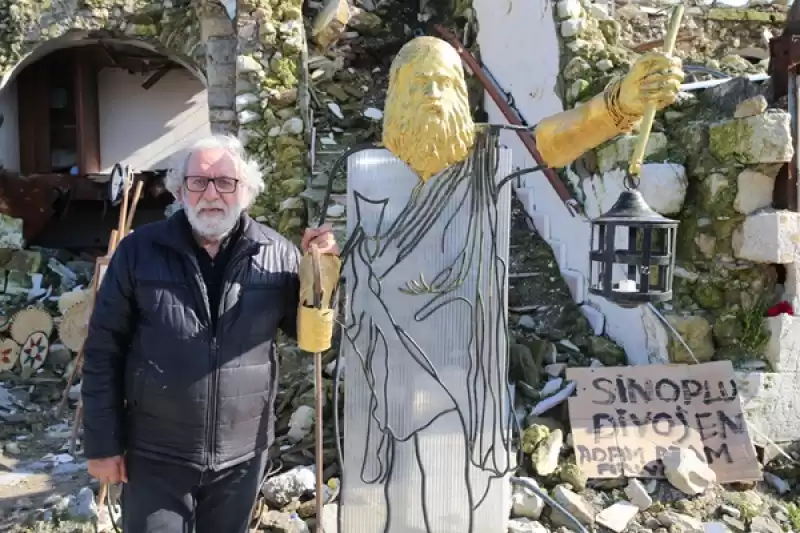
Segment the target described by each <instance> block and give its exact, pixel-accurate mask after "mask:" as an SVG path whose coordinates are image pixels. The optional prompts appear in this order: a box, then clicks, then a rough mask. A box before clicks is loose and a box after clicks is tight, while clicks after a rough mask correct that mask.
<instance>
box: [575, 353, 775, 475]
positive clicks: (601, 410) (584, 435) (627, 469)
mask: <svg viewBox="0 0 800 533" xmlns="http://www.w3.org/2000/svg"><path fill="white" fill-rule="evenodd" d="M567 379H569V380H571V381H574V382H575V385H576V393H575V396H574V397H572V398H570V399H569V414H570V420H571V423H572V439H573V443H574V446H575V458H576V461H577V463H578V466H579V467H580V468H581V470H583V472H584V473H586V475H587V476H589V477H590V478H615V477H620V476H626V477H644V478H653V477H656V478H658V477H664V467H663V464H662V462H661V458H662V457H664V455H665V454H666V453H667V451H669V450H670V449H674V448H676V447H677V448H689V449H692V450H694V451H695V452H696V453H697V454H698V456H699V457H700V458H701V459H703V460H704V461H706V462H707V463H708V464H709V466H711V468H712V469H713V470H714V472H716V474H717V482H718V483H731V482H735V481H753V480H760V479H761V468H760V467H759V464H758V459H757V457H756V453H755V448H754V446H753V443H752V442H751V441H750V434H749V432H748V431H747V424H746V422H745V418H744V414H743V413H742V406H741V402H740V400H739V393H738V388H737V384H736V379H735V377H734V373H733V365H732V364H731V363H730V361H717V362H712V363H704V364H698V365H644V366H627V367H607V368H570V369H568V370H567Z"/></svg>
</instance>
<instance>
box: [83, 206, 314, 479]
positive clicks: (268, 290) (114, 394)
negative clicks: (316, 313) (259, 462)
mask: <svg viewBox="0 0 800 533" xmlns="http://www.w3.org/2000/svg"><path fill="white" fill-rule="evenodd" d="M182 217H183V218H182ZM184 225H185V214H184V213H183V212H178V213H176V214H175V215H173V216H172V217H170V218H169V219H168V220H165V221H162V222H156V223H154V224H148V225H146V226H143V227H141V228H139V229H137V230H136V231H135V232H134V233H133V234H131V235H130V236H128V237H126V238H125V239H123V240H122V242H121V243H120V245H119V247H118V248H117V251H116V252H115V253H114V256H113V258H112V260H111V264H110V265H109V267H108V270H107V273H106V275H105V278H104V280H103V283H102V286H101V287H100V291H99V293H98V295H97V299H96V301H95V305H94V312H93V313H92V317H91V321H90V324H89V335H88V337H87V339H86V344H85V346H84V356H85V358H86V360H85V366H84V370H83V373H84V380H83V386H82V395H83V403H84V409H85V411H84V448H85V455H86V457H88V458H90V459H92V458H102V457H110V456H114V455H118V454H121V453H123V452H128V453H135V454H141V455H147V456H151V457H155V458H159V459H164V460H171V461H177V462H180V463H184V464H191V465H196V466H198V467H206V466H208V467H211V468H214V469H219V468H225V467H228V466H232V465H234V464H236V463H238V462H240V461H244V460H246V459H249V458H251V457H253V456H254V455H255V454H256V453H258V452H260V451H263V450H264V449H266V448H267V447H268V446H269V444H270V443H271V442H272V439H273V418H274V417H273V404H274V401H275V393H276V387H277V375H278V360H277V354H276V348H275V336H276V333H277V329H278V328H279V327H280V328H281V329H282V330H283V331H284V332H285V333H287V334H289V335H291V336H294V335H295V334H296V331H295V330H296V312H297V301H298V289H299V280H298V276H297V269H298V264H299V251H298V250H297V248H296V247H295V246H294V245H293V244H292V243H291V242H290V241H288V240H287V239H285V238H283V237H281V236H280V235H279V234H278V233H276V232H275V231H273V230H271V229H269V228H267V227H265V226H262V225H261V224H258V223H257V222H255V221H253V220H252V219H251V218H250V217H247V216H245V217H244V219H243V229H242V236H241V238H240V239H239V240H238V242H237V243H236V244H235V248H234V250H233V254H232V257H231V260H230V263H229V265H228V267H227V270H226V273H225V279H224V282H223V286H222V292H221V294H222V297H221V300H220V306H219V318H218V327H217V334H216V336H214V333H213V330H212V328H211V326H210V320H209V303H208V298H207V295H206V290H205V285H204V283H203V279H202V276H201V273H200V267H199V265H198V263H197V259H196V256H195V255H194V251H193V249H192V243H191V242H189V240H188V239H187V236H186V231H185V228H184Z"/></svg>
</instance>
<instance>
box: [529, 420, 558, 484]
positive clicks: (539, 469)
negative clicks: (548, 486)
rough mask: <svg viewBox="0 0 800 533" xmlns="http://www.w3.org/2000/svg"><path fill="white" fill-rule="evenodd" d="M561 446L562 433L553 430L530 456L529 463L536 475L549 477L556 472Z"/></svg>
mask: <svg viewBox="0 0 800 533" xmlns="http://www.w3.org/2000/svg"><path fill="white" fill-rule="evenodd" d="M562 446H564V432H563V431H561V430H560V429H554V430H553V431H551V432H550V434H549V435H548V436H547V438H545V439H544V441H542V442H540V443H539V445H538V446H537V447H536V450H534V452H533V453H532V454H531V462H532V463H533V468H534V469H535V470H536V473H538V474H539V475H541V476H549V475H550V474H552V473H553V472H555V471H556V469H557V468H558V458H559V456H560V455H561V448H562Z"/></svg>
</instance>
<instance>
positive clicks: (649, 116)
mask: <svg viewBox="0 0 800 533" xmlns="http://www.w3.org/2000/svg"><path fill="white" fill-rule="evenodd" d="M682 18H683V4H678V5H677V6H675V9H674V10H673V11H672V17H670V19H669V29H668V30H667V36H666V37H664V53H665V54H666V55H672V51H673V50H674V49H675V40H676V39H677V37H678V28H679V27H680V25H681V19H682ZM655 118H656V105H655V104H648V105H647V107H646V108H645V110H644V115H643V116H642V122H641V125H640V126H639V138H638V139H637V141H638V142H637V143H636V145H635V146H634V148H633V155H632V156H631V162H630V166H629V167H628V174H630V176H631V177H639V173H640V172H641V171H642V161H643V160H644V152H645V150H646V149H647V141H648V139H650V130H652V129H653V120H654V119H655Z"/></svg>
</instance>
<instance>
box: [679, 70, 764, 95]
mask: <svg viewBox="0 0 800 533" xmlns="http://www.w3.org/2000/svg"><path fill="white" fill-rule="evenodd" d="M745 77H746V78H747V79H748V80H750V81H764V80H768V79H769V74H751V75H749V76H745ZM732 79H733V78H724V79H719V80H706V81H696V82H694V83H685V84H683V85H681V91H684V92H688V91H697V90H700V89H708V88H710V87H716V86H717V85H722V84H723V83H727V82H729V81H730V80H732Z"/></svg>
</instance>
